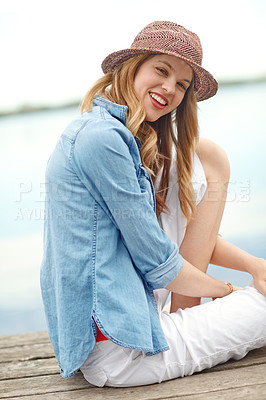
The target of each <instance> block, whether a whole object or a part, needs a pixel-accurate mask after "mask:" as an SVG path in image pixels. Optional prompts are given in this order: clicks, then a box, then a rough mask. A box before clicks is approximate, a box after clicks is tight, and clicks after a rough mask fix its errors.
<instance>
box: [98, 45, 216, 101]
mask: <svg viewBox="0 0 266 400" xmlns="http://www.w3.org/2000/svg"><path fill="white" fill-rule="evenodd" d="M141 54H154V55H156V54H167V55H171V56H175V57H178V58H181V59H182V60H184V61H186V62H187V63H188V64H189V65H190V66H191V67H192V69H193V71H194V90H195V95H196V98H197V101H202V100H206V99H209V98H210V97H212V96H214V95H215V94H216V92H217V90H218V83H217V81H216V80H215V79H214V77H213V76H212V74H210V73H209V72H208V71H207V70H206V69H204V68H202V67H201V66H200V65H198V64H196V63H193V62H192V61H191V60H188V59H187V58H186V57H184V56H182V55H177V54H176V53H171V51H164V52H160V51H153V50H150V49H146V50H145V49H141V50H138V49H125V50H119V51H116V52H114V53H111V54H109V55H108V56H107V57H106V58H105V59H104V60H103V62H102V70H103V72H104V73H105V74H106V73H108V72H112V71H114V69H115V68H116V67H117V66H118V65H120V64H121V63H123V62H125V61H127V60H128V59H130V58H131V57H134V56H136V55H141Z"/></svg>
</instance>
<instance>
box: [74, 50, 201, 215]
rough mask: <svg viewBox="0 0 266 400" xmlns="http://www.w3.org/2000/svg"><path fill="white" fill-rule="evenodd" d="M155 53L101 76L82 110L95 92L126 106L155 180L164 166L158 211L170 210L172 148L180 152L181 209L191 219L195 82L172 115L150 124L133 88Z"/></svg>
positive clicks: (131, 127)
mask: <svg viewBox="0 0 266 400" xmlns="http://www.w3.org/2000/svg"><path fill="white" fill-rule="evenodd" d="M150 57H152V55H139V56H134V57H132V58H130V59H129V60H127V61H125V62H124V63H122V64H120V65H119V66H118V67H116V68H115V70H114V71H113V72H109V73H107V74H106V75H104V76H103V77H102V78H100V79H99V80H98V81H97V82H96V83H95V84H94V85H93V86H92V88H91V89H90V90H89V91H88V93H87V94H86V96H85V98H84V100H83V102H82V105H81V112H83V111H85V110H86V111H91V108H92V102H93V98H94V96H95V95H96V94H99V95H102V96H103V97H105V98H107V99H108V100H110V101H112V102H114V103H117V104H121V105H126V106H127V107H128V110H127V115H126V125H127V128H128V129H129V130H130V131H131V132H132V134H133V136H138V137H139V139H140V140H141V142H142V147H141V149H140V155H141V160H142V163H143V165H144V167H145V168H146V169H147V170H148V171H149V172H150V174H151V176H152V180H153V183H155V181H156V179H157V177H158V174H159V171H160V170H161V169H162V175H161V180H160V186H159V190H158V191H157V193H156V209H157V210H156V213H157V215H159V214H160V213H161V212H167V207H166V204H165V201H166V196H167V191H168V185H169V170H170V165H171V160H172V147H173V146H174V147H175V149H176V154H177V160H176V162H177V176H178V183H179V200H180V205H181V209H182V211H183V213H184V215H185V217H186V218H187V220H189V218H190V216H191V215H192V214H193V212H194V210H195V198H194V197H195V195H194V190H193V187H192V183H191V174H192V156H193V153H194V151H195V146H196V142H197V138H198V122H197V105H196V98H195V95H194V90H193V82H192V83H191V85H190V87H189V89H188V90H187V92H186V94H185V96H184V99H183V101H182V103H181V104H180V105H179V106H178V107H177V109H176V110H175V111H174V112H172V113H171V114H167V115H164V116H163V117H161V118H160V119H159V120H157V121H155V122H152V123H148V122H146V121H145V111H144V109H143V107H142V104H141V101H140V99H139V97H138V96H137V94H136V92H135V90H134V79H135V76H136V73H137V71H138V68H139V67H140V66H141V65H142V64H143V63H144V62H145V61H146V60H147V59H148V58H150Z"/></svg>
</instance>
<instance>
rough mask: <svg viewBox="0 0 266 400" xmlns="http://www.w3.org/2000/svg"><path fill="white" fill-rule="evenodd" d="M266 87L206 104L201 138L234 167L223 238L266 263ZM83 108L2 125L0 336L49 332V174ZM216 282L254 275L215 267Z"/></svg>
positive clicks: (226, 91) (228, 91) (237, 89)
mask: <svg viewBox="0 0 266 400" xmlns="http://www.w3.org/2000/svg"><path fill="white" fill-rule="evenodd" d="M265 109H266V84H265V83H264V84H254V85H251V84H249V85H241V86H228V87H222V88H220V90H219V92H218V94H217V95H216V96H215V97H214V98H213V99H210V100H208V101H205V102H202V103H199V120H200V134H201V136H205V137H208V138H210V139H212V140H214V141H216V142H217V143H219V144H220V145H221V146H222V147H223V148H224V149H225V150H226V152H227V154H228V157H229V160H230V164H231V179H230V184H229V191H228V198H227V204H226V209H225V214H224V218H223V222H222V226H221V234H222V235H223V236H224V237H225V238H226V239H228V240H230V241H231V242H233V243H234V244H236V245H238V246H240V247H242V248H243V249H245V250H247V251H249V252H251V253H252V254H254V255H257V256H259V257H264V258H266V176H265V174H266V173H265V171H266V157H265V156H266V150H265V149H266V113H265ZM78 113H79V110H78V108H68V109H64V110H56V111H49V112H38V113H32V114H24V115H16V116H11V117H5V118H1V119H0V132H1V141H2V142H1V158H0V168H1V196H0V210H1V226H0V268H1V269H0V271H1V277H0V335H4V334H12V333H22V332H30V331H37V330H43V329H46V324H45V317H44V313H43V308H42V302H41V296H40V289H39V268H40V263H41V257H42V227H43V209H44V195H45V187H44V173H45V166H46V162H47V159H48V157H49V154H50V153H51V151H52V149H53V147H54V145H55V142H56V140H57V138H58V137H59V135H60V133H61V132H62V130H63V129H64V127H65V126H66V125H67V124H68V123H69V122H70V121H71V120H72V119H73V118H74V117H75V116H76V115H77V114H78ZM209 273H210V274H211V275H212V276H214V277H216V278H217V279H222V280H227V281H231V282H232V283H234V284H236V285H239V286H245V285H246V284H247V283H248V282H249V281H250V279H251V277H250V275H249V274H247V273H242V272H235V271H231V270H227V269H224V268H221V267H214V266H210V268H209Z"/></svg>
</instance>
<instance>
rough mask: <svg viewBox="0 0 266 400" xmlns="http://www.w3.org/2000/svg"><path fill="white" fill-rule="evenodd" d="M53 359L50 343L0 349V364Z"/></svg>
mask: <svg viewBox="0 0 266 400" xmlns="http://www.w3.org/2000/svg"><path fill="white" fill-rule="evenodd" d="M47 357H49V358H51V357H54V351H53V348H52V345H51V344H50V343H33V344H25V345H20V346H12V347H6V348H3V349H0V362H1V363H2V362H9V361H27V360H34V359H36V358H47Z"/></svg>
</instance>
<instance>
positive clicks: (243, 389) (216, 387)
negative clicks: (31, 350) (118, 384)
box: [0, 365, 266, 400]
mask: <svg viewBox="0 0 266 400" xmlns="http://www.w3.org/2000/svg"><path fill="white" fill-rule="evenodd" d="M71 379H73V380H72V382H73V385H72V387H71V385H69V386H64V383H63V381H65V380H62V382H60V386H58V387H56V390H54V388H53V386H50V385H49V382H47V386H46V387H45V385H43V387H41V385H40V387H38V388H37V391H36V393H32V391H31V392H29V390H30V388H27V385H26V387H25V388H24V391H23V392H22V393H23V394H22V395H20V391H19V390H20V389H21V388H20V389H19V388H18V387H16V386H15V385H16V384H17V383H18V381H19V380H14V388H13V392H12V388H11V389H10V390H9V393H8V394H7V393H6V394H2V395H0V399H3V398H8V399H9V400H17V399H20V398H21V399H23V400H48V399H49V400H50V399H51V398H52V399H58V400H70V399H71V400H73V399H75V400H83V399H84V400H85V399H93V400H103V399H109V400H136V399H141V400H159V399H160V400H162V399H168V398H169V399H183V398H184V400H187V399H188V396H191V400H196V399H204V400H207V399H208V400H209V399H217V398H218V399H223V398H224V399H228V398H231V399H236V398H237V399H238V397H233V396H232V397H228V396H229V394H230V393H234V394H235V393H238V391H239V392H240V393H242V395H243V396H244V395H245V393H249V392H251V393H254V396H253V397H252V400H255V399H257V398H258V399H260V400H264V399H265V397H264V398H263V397H261V393H263V390H265V388H266V366H265V365H258V366H256V367H243V368H239V369H237V370H228V371H219V372H213V373H209V374H195V375H192V376H189V377H185V378H179V379H174V380H171V381H167V382H163V383H160V384H155V385H149V386H145V387H143V386H142V387H141V386H139V387H132V388H96V387H92V386H89V385H88V387H87V388H86V389H84V388H83V389H82V388H80V389H77V386H76V387H74V382H75V380H76V381H77V385H82V384H81V381H80V379H81V378H80V375H77V376H75V377H73V378H71ZM36 382H37V380H36ZM65 382H66V383H65V384H66V385H68V384H67V381H65ZM3 383H4V382H3ZM27 383H28V381H27ZM22 386H23V385H22ZM71 389H73V390H71ZM257 392H258V393H260V397H257V398H256V397H255V394H256V393H257ZM29 393H30V394H29ZM225 393H227V395H226V396H225V397H221V395H222V394H223V395H224V394H225ZM264 393H265V392H264ZM14 394H16V395H14ZM218 395H219V396H220V397H217V396H218ZM1 396H2V397H1ZM199 396H201V397H199ZM207 396H209V397H207ZM210 396H213V397H210ZM243 396H242V398H245V397H243ZM240 398H241V397H240Z"/></svg>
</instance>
